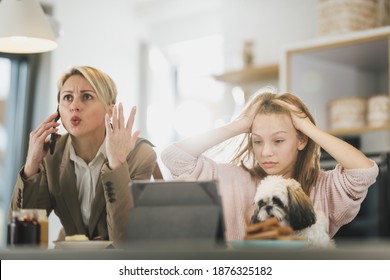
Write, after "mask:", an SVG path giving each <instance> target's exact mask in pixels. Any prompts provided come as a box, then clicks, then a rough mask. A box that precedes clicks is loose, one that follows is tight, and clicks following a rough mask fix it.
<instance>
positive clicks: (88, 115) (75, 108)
mask: <svg viewBox="0 0 390 280" xmlns="http://www.w3.org/2000/svg"><path fill="white" fill-rule="evenodd" d="M59 105H60V106H59V109H60V114H61V122H62V124H63V125H64V127H65V129H66V130H67V131H68V132H69V133H70V134H71V135H73V136H75V137H87V138H88V139H94V138H98V139H99V138H102V137H104V132H105V123H104V116H105V114H106V108H105V106H104V103H103V102H102V101H100V100H99V98H98V96H97V93H96V92H95V90H94V89H93V87H92V86H91V84H90V83H89V82H88V81H87V80H86V79H85V78H84V77H82V76H80V75H73V76H71V77H69V78H68V79H67V80H66V82H65V83H64V85H63V86H62V89H61V92H60V102H59Z"/></svg>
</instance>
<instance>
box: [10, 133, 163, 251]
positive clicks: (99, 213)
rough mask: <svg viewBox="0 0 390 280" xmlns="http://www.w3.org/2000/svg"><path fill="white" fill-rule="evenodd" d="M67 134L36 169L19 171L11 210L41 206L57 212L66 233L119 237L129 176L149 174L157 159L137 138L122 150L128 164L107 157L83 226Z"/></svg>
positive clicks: (128, 197)
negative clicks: (115, 163) (113, 162)
mask: <svg viewBox="0 0 390 280" xmlns="http://www.w3.org/2000/svg"><path fill="white" fill-rule="evenodd" d="M68 137H69V134H65V135H63V136H61V138H60V139H59V140H58V141H57V144H56V149H55V152H54V154H53V155H50V154H48V155H47V156H46V157H45V158H44V160H43V161H42V163H41V165H40V170H39V172H38V173H37V174H35V175H33V176H31V177H29V178H26V177H24V176H22V174H23V169H22V170H21V171H20V172H19V175H18V179H17V182H16V184H15V188H14V191H13V195H12V201H11V210H18V209H22V208H41V209H46V211H47V213H48V214H50V212H51V211H52V210H54V212H55V213H56V215H57V216H58V218H59V219H60V221H61V224H62V226H63V227H64V230H65V234H66V235H74V234H85V235H86V236H88V237H89V239H93V238H96V237H98V236H99V237H101V238H102V239H104V240H112V241H114V245H115V244H117V243H120V242H122V241H123V238H124V234H125V230H126V225H127V221H128V217H129V214H130V211H131V208H132V206H133V199H132V197H131V194H130V190H129V187H128V186H129V183H130V181H131V180H148V179H150V178H151V175H152V172H153V170H154V167H155V165H156V158H157V157H156V153H155V151H154V149H153V147H152V144H151V143H150V142H149V141H147V140H145V139H142V138H141V139H138V141H137V144H136V146H135V147H134V149H133V150H132V151H131V152H130V153H129V155H128V156H127V164H123V165H121V166H120V167H118V168H117V169H115V170H111V169H110V168H109V167H108V160H107V159H106V160H105V162H104V164H103V167H102V169H101V171H100V176H99V179H98V182H97V187H96V194H95V199H94V201H93V204H92V209H91V216H90V220H89V225H88V228H85V226H84V223H83V219H82V215H81V210H80V202H79V199H78V192H77V186H76V174H75V167H74V162H73V161H72V160H70V152H69V149H70V144H68V141H67V140H68Z"/></svg>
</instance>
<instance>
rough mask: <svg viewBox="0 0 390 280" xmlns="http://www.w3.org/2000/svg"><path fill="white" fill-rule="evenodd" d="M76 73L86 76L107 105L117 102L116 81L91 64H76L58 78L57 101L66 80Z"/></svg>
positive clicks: (100, 98)
mask: <svg viewBox="0 0 390 280" xmlns="http://www.w3.org/2000/svg"><path fill="white" fill-rule="evenodd" d="M74 75H80V76H82V77H84V78H85V79H86V80H87V81H88V82H89V83H90V84H91V86H92V87H93V89H94V90H95V92H96V94H97V96H98V98H99V100H100V101H102V102H103V103H104V104H105V106H106V107H108V106H110V105H113V104H115V103H116V96H117V89H116V85H115V83H114V81H113V80H112V79H111V78H110V76H108V75H107V74H106V73H104V72H103V71H101V70H98V69H96V68H93V67H90V66H75V67H72V68H71V69H70V70H69V71H68V72H66V73H64V74H63V75H62V76H61V77H60V79H59V80H58V84H57V89H58V95H57V101H58V102H59V101H60V92H61V89H62V87H63V85H64V84H65V82H66V81H67V80H68V79H69V78H70V77H72V76H74Z"/></svg>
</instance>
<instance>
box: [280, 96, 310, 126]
mask: <svg viewBox="0 0 390 280" xmlns="http://www.w3.org/2000/svg"><path fill="white" fill-rule="evenodd" d="M275 102H276V103H278V104H279V105H281V106H283V107H284V108H287V109H288V110H289V111H290V113H291V120H292V122H293V125H294V127H295V128H296V129H297V130H300V131H302V129H303V128H304V127H305V125H306V124H308V123H311V124H312V122H311V121H310V119H309V118H308V117H307V115H306V114H305V113H304V112H303V111H302V110H300V109H299V108H297V107H296V106H295V105H292V104H290V103H287V102H285V101H282V100H275Z"/></svg>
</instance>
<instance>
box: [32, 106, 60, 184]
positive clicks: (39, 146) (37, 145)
mask: <svg viewBox="0 0 390 280" xmlns="http://www.w3.org/2000/svg"><path fill="white" fill-rule="evenodd" d="M57 117H59V113H58V112H55V113H54V114H52V115H50V116H49V117H48V118H47V119H46V120H45V121H44V122H43V123H42V124H40V125H39V126H38V128H36V129H35V130H33V131H31V132H30V139H29V144H28V151H27V159H26V163H25V166H24V175H25V176H26V177H29V176H32V175H34V174H36V173H37V172H38V171H39V165H40V163H41V161H42V160H43V158H44V157H45V156H46V155H47V152H48V150H49V146H50V144H49V140H48V137H49V135H51V134H56V133H57V131H58V126H59V125H60V123H58V122H56V118H57Z"/></svg>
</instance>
